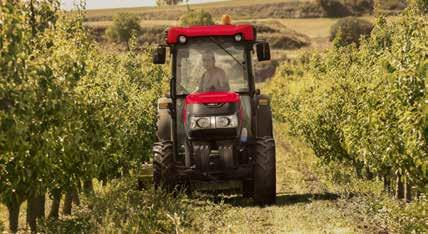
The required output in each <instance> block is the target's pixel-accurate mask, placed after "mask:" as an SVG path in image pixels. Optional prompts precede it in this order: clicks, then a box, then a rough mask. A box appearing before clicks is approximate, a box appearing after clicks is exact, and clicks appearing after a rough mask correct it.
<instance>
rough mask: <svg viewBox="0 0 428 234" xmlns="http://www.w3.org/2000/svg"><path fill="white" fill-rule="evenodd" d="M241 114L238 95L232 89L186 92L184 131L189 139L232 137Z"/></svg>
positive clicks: (236, 134)
mask: <svg viewBox="0 0 428 234" xmlns="http://www.w3.org/2000/svg"><path fill="white" fill-rule="evenodd" d="M241 116H242V115H241V109H240V97H239V94H237V93H233V92H204V93H194V94H190V95H188V96H187V97H186V103H185V107H184V108H183V119H184V121H185V126H186V132H187V135H188V137H189V138H192V139H196V138H198V139H207V138H211V139H217V138H219V139H227V138H236V137H237V136H238V133H239V129H240V127H241V122H242V121H241V120H242V118H241Z"/></svg>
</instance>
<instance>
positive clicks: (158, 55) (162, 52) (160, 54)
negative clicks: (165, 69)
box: [153, 46, 166, 64]
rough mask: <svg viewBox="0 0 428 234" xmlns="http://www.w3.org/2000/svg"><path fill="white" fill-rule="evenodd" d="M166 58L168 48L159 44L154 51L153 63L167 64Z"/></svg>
mask: <svg viewBox="0 0 428 234" xmlns="http://www.w3.org/2000/svg"><path fill="white" fill-rule="evenodd" d="M165 60H166V48H165V46H158V47H157V48H156V49H155V50H154V51H153V63H154V64H165Z"/></svg>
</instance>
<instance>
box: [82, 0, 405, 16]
mask: <svg viewBox="0 0 428 234" xmlns="http://www.w3.org/2000/svg"><path fill="white" fill-rule="evenodd" d="M331 1H336V2H337V3H338V4H339V7H338V8H333V9H326V6H325V4H324V5H323V4H320V3H321V2H323V1H321V0H253V1H247V0H233V1H221V2H211V3H204V4H193V5H191V6H190V7H191V9H193V10H198V9H202V10H205V11H208V12H209V13H210V14H211V15H212V16H213V17H214V18H215V19H220V17H221V16H222V15H224V14H230V15H232V16H233V18H234V19H241V20H250V19H264V18H319V17H329V16H332V15H333V16H348V15H349V16H350V15H365V14H370V13H371V12H372V10H373V0H352V1H350V0H328V1H327V2H328V3H331ZM402 2H403V0H386V1H384V3H383V5H382V6H385V8H386V10H388V11H394V10H395V9H396V8H401V9H402V8H403V3H402ZM327 5H331V4H327ZM336 6H337V5H336ZM404 6H405V4H404ZM334 11H343V12H334ZM118 12H128V13H134V14H137V15H138V16H140V17H141V19H142V20H177V19H178V18H179V17H180V16H181V15H183V14H184V13H185V12H187V6H186V5H178V6H162V7H137V8H117V9H101V10H88V14H87V19H86V20H87V21H109V20H111V19H112V17H113V15H115V14H117V13H118ZM336 13H337V14H336ZM330 14H332V15H330Z"/></svg>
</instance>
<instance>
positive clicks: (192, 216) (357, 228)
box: [0, 84, 428, 233]
mask: <svg viewBox="0 0 428 234" xmlns="http://www.w3.org/2000/svg"><path fill="white" fill-rule="evenodd" d="M262 86H263V84H260V87H262ZM275 140H276V148H277V203H276V204H275V205H272V206H267V207H259V206H254V205H253V204H252V200H251V199H243V198H241V197H240V196H239V195H233V194H232V195H222V194H220V195H214V194H213V193H200V192H196V193H194V194H193V196H192V198H190V199H189V198H188V197H187V196H186V195H183V194H180V193H178V194H177V195H176V196H173V195H171V194H166V193H164V192H161V191H158V192H157V193H154V192H153V190H152V189H151V184H146V189H145V190H143V191H138V190H136V189H135V183H136V180H135V178H130V177H125V178H122V179H120V180H115V181H113V182H112V183H109V184H108V185H107V186H101V185H100V184H96V186H95V191H96V195H95V196H89V197H88V196H83V195H82V199H81V201H82V203H81V206H80V207H75V208H74V210H73V215H72V216H61V217H60V219H59V220H58V221H55V222H48V223H43V224H41V225H40V231H42V232H50V233H52V232H53V233H65V232H67V233H95V232H96V233H99V232H100V233H123V232H125V233H128V232H129V233H136V232H138V233H173V232H175V233H388V232H392V233H402V232H406V231H408V232H410V230H413V229H415V228H417V229H416V230H419V231H420V233H423V232H424V231H426V230H427V228H428V227H427V225H426V224H427V221H428V220H427V216H426V210H427V209H428V206H427V204H428V203H427V200H426V199H425V200H424V199H422V200H420V201H418V202H414V203H411V204H404V203H401V202H398V201H396V200H394V199H391V198H390V197H388V196H386V195H385V194H383V193H382V192H381V187H382V186H381V183H380V182H379V181H372V182H367V181H360V180H357V179H355V178H352V177H351V179H350V180H346V181H340V180H339V181H338V180H334V179H332V177H330V173H329V171H328V170H326V169H325V168H323V167H321V166H320V164H319V161H318V159H317V158H316V157H315V155H314V153H313V152H312V151H311V150H310V149H309V148H308V147H307V146H306V145H305V144H304V143H303V142H302V141H301V139H299V138H298V137H293V136H289V135H288V134H287V126H286V125H284V124H280V123H276V124H275ZM24 207H25V205H23V207H22V208H24ZM47 208H49V207H47ZM24 210H25V209H24ZM47 211H48V209H47ZM424 212H425V213H424ZM0 217H1V219H0V224H1V223H2V222H3V223H4V225H6V222H5V220H6V218H7V214H6V209H5V207H4V206H1V207H0ZM24 218H25V212H22V213H21V217H20V223H21V224H23V223H24V222H25V220H24ZM0 228H1V225H0ZM0 230H1V229H0ZM21 231H28V230H27V229H21ZM417 233H418V232H417Z"/></svg>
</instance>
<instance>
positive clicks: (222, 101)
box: [153, 24, 276, 205]
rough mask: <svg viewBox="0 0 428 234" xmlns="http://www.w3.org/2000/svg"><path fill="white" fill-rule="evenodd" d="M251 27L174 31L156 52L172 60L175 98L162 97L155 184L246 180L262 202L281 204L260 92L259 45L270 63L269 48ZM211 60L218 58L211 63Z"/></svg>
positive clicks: (246, 191) (158, 58)
mask: <svg viewBox="0 0 428 234" xmlns="http://www.w3.org/2000/svg"><path fill="white" fill-rule="evenodd" d="M256 37H257V35H256V31H255V28H254V27H253V26H252V25H231V24H228V25H212V26H192V27H171V28H169V29H168V30H167V31H166V44H165V45H160V46H158V47H157V48H156V49H155V50H154V52H153V62H154V63H155V64H164V63H165V62H166V56H167V51H166V48H167V47H169V49H170V55H171V71H172V77H171V79H170V94H169V96H167V97H163V98H160V99H159V100H158V122H157V137H158V142H156V143H155V144H154V147H153V152H154V157H153V176H154V185H155V187H158V186H160V185H162V186H164V187H165V188H174V187H175V186H177V185H180V184H188V183H189V182H191V181H196V180H197V181H210V182H222V181H228V180H238V181H241V182H242V192H243V195H244V196H246V197H253V198H254V200H255V202H256V203H257V204H260V205H265V204H272V203H274V202H275V190H276V185H275V184H276V177H275V142H274V139H273V129H272V112H271V108H270V98H269V97H267V96H265V95H262V94H260V90H258V89H256V87H255V79H254V73H253V67H252V55H253V53H254V48H256V54H257V58H258V60H259V61H266V60H270V49H269V44H268V43H267V42H265V41H257V39H256ZM210 60H211V61H210Z"/></svg>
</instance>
